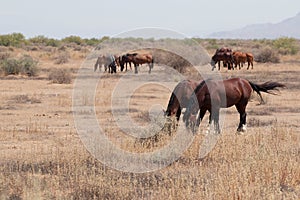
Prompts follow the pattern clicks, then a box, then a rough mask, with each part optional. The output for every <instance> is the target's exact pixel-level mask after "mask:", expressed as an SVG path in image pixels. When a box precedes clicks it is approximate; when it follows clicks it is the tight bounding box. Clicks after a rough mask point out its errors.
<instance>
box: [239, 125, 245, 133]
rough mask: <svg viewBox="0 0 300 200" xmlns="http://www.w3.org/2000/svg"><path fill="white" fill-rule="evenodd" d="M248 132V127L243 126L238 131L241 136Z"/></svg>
mask: <svg viewBox="0 0 300 200" xmlns="http://www.w3.org/2000/svg"><path fill="white" fill-rule="evenodd" d="M246 131H247V130H246V125H242V126H241V127H239V128H238V129H237V132H238V133H239V134H242V133H245V132H246Z"/></svg>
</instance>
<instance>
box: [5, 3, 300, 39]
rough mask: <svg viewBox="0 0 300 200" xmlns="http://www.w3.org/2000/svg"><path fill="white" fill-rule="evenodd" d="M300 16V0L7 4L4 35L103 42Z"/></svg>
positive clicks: (200, 32) (196, 32)
mask: <svg viewBox="0 0 300 200" xmlns="http://www.w3.org/2000/svg"><path fill="white" fill-rule="evenodd" d="M299 12H300V1H299V0H250V1H249V0H247V1H246V0H218V1H217V0H193V1H192V0H184V1H179V0H148V1H142V0H123V1H121V0H120V1H116V0H106V1H103V0H85V1H74V0H65V1H64V0H47V1H43V0H26V1H21V0H7V1H4V0H2V2H1V7H0V34H6V33H12V32H21V33H23V34H24V35H25V36H26V37H33V36H37V35H45V36H47V37H53V38H63V37H66V36H70V35H78V36H80V37H83V38H91V37H96V38H100V37H102V36H104V35H107V36H112V35H115V34H118V33H120V32H123V31H127V30H131V29H136V28H140V27H159V28H166V29H172V30H174V31H178V32H181V33H183V34H185V35H187V36H202V37H203V36H205V35H207V34H209V33H212V32H215V31H224V30H232V29H236V28H241V27H243V26H246V25H249V24H254V23H266V22H270V23H277V22H280V21H281V20H283V19H286V18H289V17H293V16H295V15H296V14H297V13H299Z"/></svg>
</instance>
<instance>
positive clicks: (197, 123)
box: [196, 109, 207, 127]
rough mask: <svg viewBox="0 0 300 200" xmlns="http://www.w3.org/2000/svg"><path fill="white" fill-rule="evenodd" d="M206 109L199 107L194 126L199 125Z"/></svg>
mask: <svg viewBox="0 0 300 200" xmlns="http://www.w3.org/2000/svg"><path fill="white" fill-rule="evenodd" d="M206 111H207V109H200V114H199V116H198V119H197V122H196V126H197V127H199V126H200V122H201V121H202V119H203V117H204V115H205V113H206Z"/></svg>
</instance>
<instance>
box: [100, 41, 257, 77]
mask: <svg viewBox="0 0 300 200" xmlns="http://www.w3.org/2000/svg"><path fill="white" fill-rule="evenodd" d="M253 60H254V56H253V55H252V53H244V52H240V51H232V49H230V48H227V47H222V48H220V49H217V50H216V52H215V54H214V55H213V56H212V58H211V62H210V64H211V66H212V70H214V69H215V68H216V64H218V69H219V70H220V63H221V61H222V62H223V67H227V68H228V70H231V69H232V70H234V69H237V68H238V67H239V69H241V67H243V65H244V64H245V63H248V67H247V69H249V68H250V66H251V67H252V69H253ZM145 63H147V64H148V65H149V71H148V72H149V73H151V70H152V69H153V66H154V58H153V56H152V54H150V53H125V54H123V55H112V54H106V55H104V54H101V55H99V56H98V58H97V61H96V63H95V65H94V71H96V70H97V68H98V67H99V69H100V70H101V68H102V66H104V69H105V71H108V72H109V73H117V68H119V71H121V72H122V71H123V70H124V69H125V70H126V71H127V67H128V65H129V67H130V69H131V70H132V68H131V65H132V64H133V65H134V71H135V73H136V74H137V73H138V66H139V65H142V64H145Z"/></svg>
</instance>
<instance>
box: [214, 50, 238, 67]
mask: <svg viewBox="0 0 300 200" xmlns="http://www.w3.org/2000/svg"><path fill="white" fill-rule="evenodd" d="M221 61H223V65H227V67H228V69H231V68H232V67H233V56H232V51H231V50H225V49H224V50H223V49H217V51H216V53H215V54H214V55H213V56H212V58H211V63H210V64H211V66H212V70H214V69H215V68H216V63H218V68H219V70H220V62H221Z"/></svg>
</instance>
